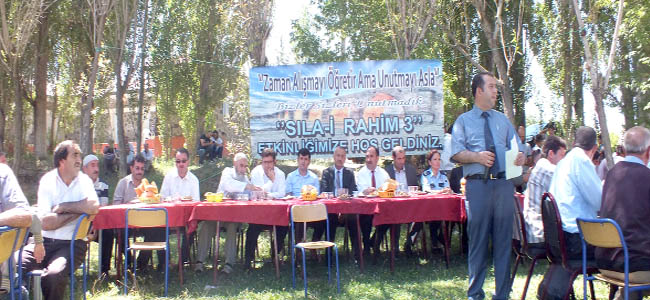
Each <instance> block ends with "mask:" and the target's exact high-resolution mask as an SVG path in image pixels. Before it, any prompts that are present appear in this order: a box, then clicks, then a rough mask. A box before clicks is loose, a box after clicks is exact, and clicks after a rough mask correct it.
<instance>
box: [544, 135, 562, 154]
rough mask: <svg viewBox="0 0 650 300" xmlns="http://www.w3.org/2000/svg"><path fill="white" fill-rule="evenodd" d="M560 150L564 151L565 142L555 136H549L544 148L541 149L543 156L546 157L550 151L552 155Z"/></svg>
mask: <svg viewBox="0 0 650 300" xmlns="http://www.w3.org/2000/svg"><path fill="white" fill-rule="evenodd" d="M560 148H564V149H566V142H565V141H564V140H563V139H562V138H560V137H557V136H555V135H551V136H549V137H547V138H546V141H545V142H544V147H542V151H543V152H544V155H545V156H547V157H548V153H549V152H550V151H553V153H557V152H558V151H559V150H560Z"/></svg>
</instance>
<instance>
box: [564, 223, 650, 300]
mask: <svg viewBox="0 0 650 300" xmlns="http://www.w3.org/2000/svg"><path fill="white" fill-rule="evenodd" d="M576 220H577V223H578V230H579V231H580V238H581V240H582V275H583V278H584V280H583V281H584V289H585V290H586V289H587V281H593V280H595V279H598V280H601V281H604V282H607V283H610V284H614V285H617V286H619V287H623V292H624V295H625V300H628V299H629V296H630V292H636V291H641V290H650V282H647V283H643V284H635V283H632V284H631V283H630V260H629V256H628V249H627V244H626V243H625V238H624V237H623V231H622V230H621V227H620V226H618V223H616V221H614V220H612V219H583V218H577V219H576ZM587 244H589V245H593V246H595V247H600V248H623V258H624V260H625V261H624V265H625V266H624V276H625V281H623V282H622V281H620V280H618V279H615V278H611V277H607V276H605V275H603V274H595V275H593V276H588V274H587V271H586V270H587ZM586 299H587V294H586V293H585V300H586Z"/></svg>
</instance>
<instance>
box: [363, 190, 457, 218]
mask: <svg viewBox="0 0 650 300" xmlns="http://www.w3.org/2000/svg"><path fill="white" fill-rule="evenodd" d="M462 202H463V198H462V197H460V196H457V195H423V196H414V197H408V198H390V199H379V200H377V211H378V212H377V214H375V217H374V218H373V220H372V224H373V225H382V224H401V223H409V222H424V221H453V222H459V221H462V220H464V218H463V216H464V215H465V213H464V209H463V208H464V205H463V203H462Z"/></svg>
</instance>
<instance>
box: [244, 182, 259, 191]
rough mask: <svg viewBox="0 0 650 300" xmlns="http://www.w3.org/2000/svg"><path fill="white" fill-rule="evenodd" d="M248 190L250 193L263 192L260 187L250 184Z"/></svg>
mask: <svg viewBox="0 0 650 300" xmlns="http://www.w3.org/2000/svg"><path fill="white" fill-rule="evenodd" d="M246 190H248V191H261V190H262V188H261V187H258V186H254V185H252V184H250V183H249V184H246Z"/></svg>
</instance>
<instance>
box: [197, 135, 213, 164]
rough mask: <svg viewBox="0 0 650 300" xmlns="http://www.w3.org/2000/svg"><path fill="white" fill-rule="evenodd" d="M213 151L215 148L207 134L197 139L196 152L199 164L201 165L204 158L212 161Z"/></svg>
mask: <svg viewBox="0 0 650 300" xmlns="http://www.w3.org/2000/svg"><path fill="white" fill-rule="evenodd" d="M215 151H216V147H215V144H214V142H213V141H212V140H211V135H210V134H208V133H204V134H202V135H201V137H200V138H199V150H198V151H197V152H198V154H199V164H203V161H204V160H205V158H206V157H207V158H208V159H213V158H214V153H215Z"/></svg>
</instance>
